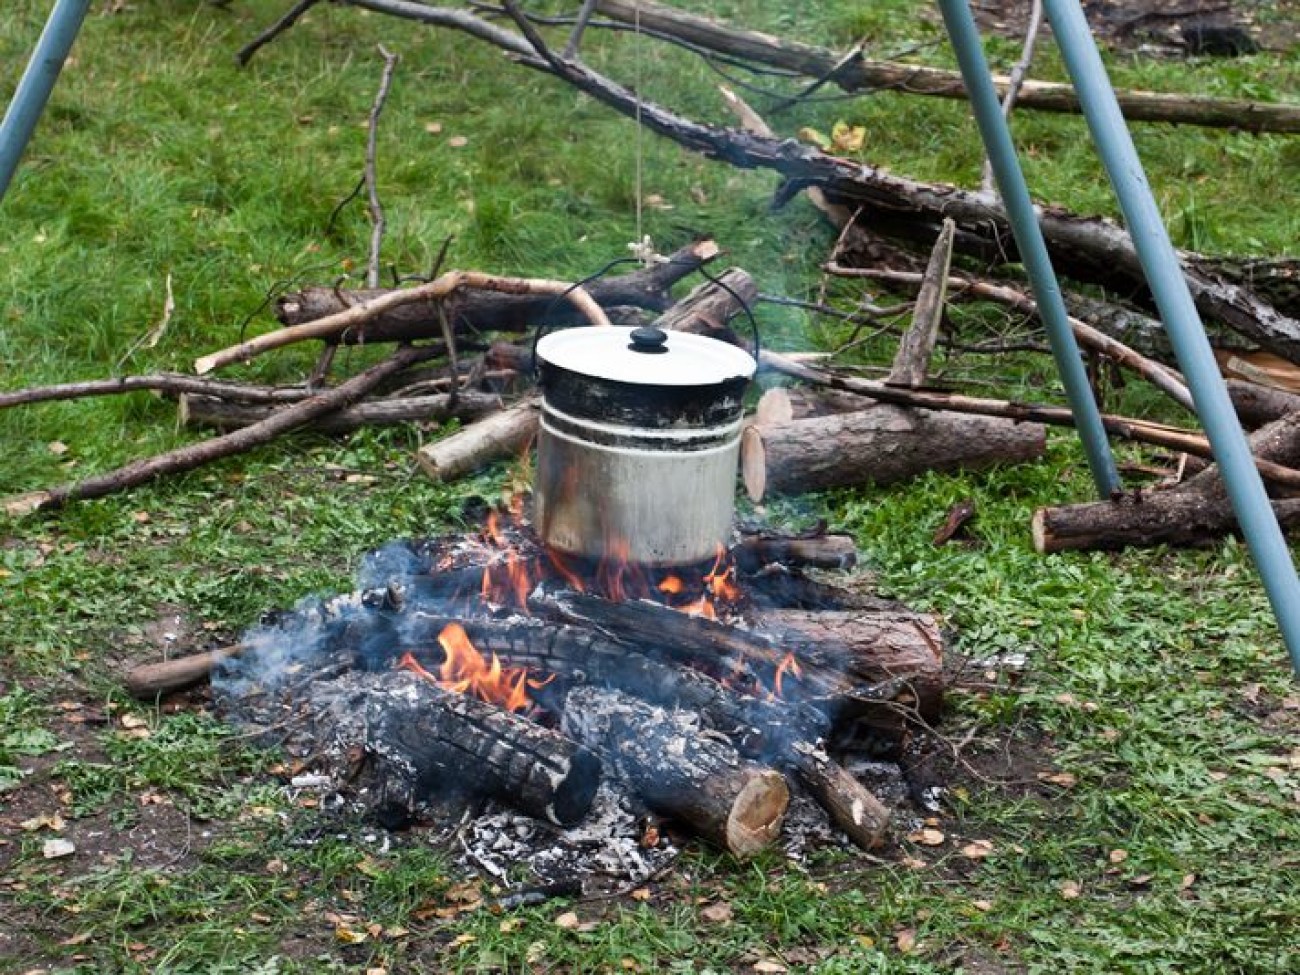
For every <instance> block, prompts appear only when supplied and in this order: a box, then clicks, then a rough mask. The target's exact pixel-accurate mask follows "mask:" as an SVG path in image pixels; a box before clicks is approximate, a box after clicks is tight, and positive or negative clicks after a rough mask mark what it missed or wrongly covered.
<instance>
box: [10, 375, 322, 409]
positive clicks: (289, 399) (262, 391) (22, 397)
mask: <svg viewBox="0 0 1300 975" xmlns="http://www.w3.org/2000/svg"><path fill="white" fill-rule="evenodd" d="M140 390H151V391H153V392H158V393H173V394H177V395H179V394H180V393H197V394H198V395H200V396H217V397H220V398H221V399H229V400H235V401H237V402H242V403H296V402H297V401H299V400H301V399H304V398H306V397H307V396H308V395H309V394H308V393H307V392H306V391H304V390H301V389H294V388H292V387H277V386H248V385H244V384H243V383H227V382H222V381H221V380H218V379H199V378H197V377H195V376H182V375H178V374H175V373H170V372H159V373H150V374H148V375H144V376H122V377H120V378H117V379H91V380H87V381H85V382H78V383H59V384H58V385H56V386H32V387H30V388H28V389H15V390H12V391H11V392H8V393H0V410H3V409H8V408H9V407H11V406H27V405H29V404H32V403H50V402H53V401H55V400H68V399H82V398H84V397H88V396H116V395H118V394H119V393H134V392H138V391H140Z"/></svg>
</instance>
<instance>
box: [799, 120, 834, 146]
mask: <svg viewBox="0 0 1300 975" xmlns="http://www.w3.org/2000/svg"><path fill="white" fill-rule="evenodd" d="M796 135H798V136H799V139H800V141H801V142H810V143H812V144H813V145H815V146H816V147H817V148H818V149H826V148H827V147H828V146H829V145H830V143H829V142H828V141H827V139H826V136H824V135H822V134H821V133H820V132H818V131H817V130H816V129H814V128H812V127H810V126H807V125H805V126H804V127H803V128H802V129H800V130H799V131H798V132H797V133H796Z"/></svg>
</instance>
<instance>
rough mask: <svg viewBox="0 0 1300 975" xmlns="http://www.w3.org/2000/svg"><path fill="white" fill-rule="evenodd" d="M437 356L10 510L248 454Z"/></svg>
mask: <svg viewBox="0 0 1300 975" xmlns="http://www.w3.org/2000/svg"><path fill="white" fill-rule="evenodd" d="M436 351H437V350H436V349H429V348H424V347H420V346H406V347H404V348H400V349H398V350H397V351H396V352H394V353H393V354H392V355H391V356H390V357H389V358H387V359H385V360H384V361H382V362H380V363H378V364H376V365H374V366H371V367H370V368H369V369H367V370H366V371H365V372H363V373H361V374H359V375H357V376H354V377H353V378H351V379H349V380H348V381H347V382H345V383H342V384H340V385H339V386H336V387H334V388H333V389H329V390H326V391H324V392H322V393H320V394H318V395H316V396H313V397H311V398H310V399H306V400H303V401H302V402H300V403H295V404H293V405H292V406H289V407H286V408H285V409H283V410H279V411H277V412H276V413H274V414H272V415H271V416H269V417H267V418H266V419H265V420H262V421H261V422H259V423H255V424H253V425H252V426H248V427H244V428H243V429H240V430H236V431H234V432H232V433H227V434H224V435H222V436H220V437H214V438H212V439H211V440H203V441H200V442H199V443H195V444H189V445H187V446H184V447H178V448H177V449H175V450H169V451H167V452H166V453H163V454H158V455H157V456H154V457H149V458H145V459H144V460H138V461H134V462H133V463H130V464H127V465H126V466H125V467H121V468H118V469H117V470H115V471H110V472H108V473H107V474H100V475H98V476H97V477H90V478H87V479H86V480H84V481H77V482H74V483H71V484H63V485H60V486H58V487H53V488H49V489H46V490H43V491H32V492H30V493H28V494H23V495H18V496H16V497H11V498H9V499H7V500H6V501H5V503H4V507H5V510H6V511H7V512H8V513H9V514H10V515H24V514H29V513H31V512H34V511H41V510H45V509H48V508H58V507H61V506H62V505H64V504H66V503H67V502H69V501H81V500H87V499H90V498H102V497H104V496H105V495H108V494H113V493H115V492H117V491H125V490H127V489H129V488H133V487H136V486H137V485H139V484H143V483H145V482H146V481H151V480H153V479H154V478H156V477H162V476H164V475H167V474H179V473H181V472H183V471H190V470H194V468H196V467H201V466H203V465H204V464H208V463H211V462H212V461H214V460H219V459H220V458H222V457H230V456H232V455H234V454H239V453H243V452H245V451H248V450H251V449H252V448H254V447H257V446H260V445H261V444H264V443H266V442H268V441H270V440H272V439H274V438H275V437H277V436H279V435H280V434H282V433H287V432H288V431H290V430H294V429H297V428H298V427H301V426H305V425H307V424H309V423H311V422H313V421H314V420H316V419H317V418H318V417H320V416H323V415H325V414H326V413H330V412H333V411H335V410H340V409H344V408H345V407H347V406H350V405H351V404H353V403H355V402H356V401H357V400H359V399H361V398H362V397H363V396H365V395H366V393H367V392H369V391H370V390H371V389H373V388H374V387H375V386H376V385H378V384H379V383H380V382H382V381H383V380H384V379H386V378H387V377H388V376H391V375H393V374H394V373H397V372H400V371H401V370H403V369H405V368H406V367H407V366H409V365H412V364H414V363H416V362H420V361H422V360H424V359H428V358H430V357H432V355H433V354H435V353H436Z"/></svg>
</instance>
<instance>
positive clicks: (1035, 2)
mask: <svg viewBox="0 0 1300 975" xmlns="http://www.w3.org/2000/svg"><path fill="white" fill-rule="evenodd" d="M1042 26H1043V0H1031V6H1030V10H1029V24H1028V25H1027V26H1026V27H1025V43H1024V46H1023V47H1022V48H1021V49H1020V60H1019V61H1017V62H1016V64H1015V67H1013V68H1012V69H1011V74H1010V75H1009V76H1008V77H1007V93H1006V94H1005V95H1003V96H1002V117H1003V118H1006V119H1009V118H1011V112H1012V110H1013V109H1014V108H1015V107H1016V99H1017V98H1019V97H1020V89H1021V87H1022V86H1023V85H1024V83H1025V76H1026V75H1028V74H1029V65H1030V64H1031V63H1032V62H1033V60H1034V45H1035V44H1037V42H1038V33H1039V31H1040V30H1041V29H1042ZM994 185H995V184H994V180H993V164H992V163H990V162H989V160H988V159H987V158H986V159H985V160H984V174H983V176H981V177H980V189H981V190H983V191H984V192H985V193H992V192H993V190H994Z"/></svg>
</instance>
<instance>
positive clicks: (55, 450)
mask: <svg viewBox="0 0 1300 975" xmlns="http://www.w3.org/2000/svg"><path fill="white" fill-rule="evenodd" d="M45 449H46V450H48V451H49V452H50V453H52V454H53V455H54V456H55V457H62V456H63V455H64V454H66V453H67V452H68V445H67V444H65V443H64V442H63V441H62V440H51V441H50V442H49V443H47V444H46V445H45Z"/></svg>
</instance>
